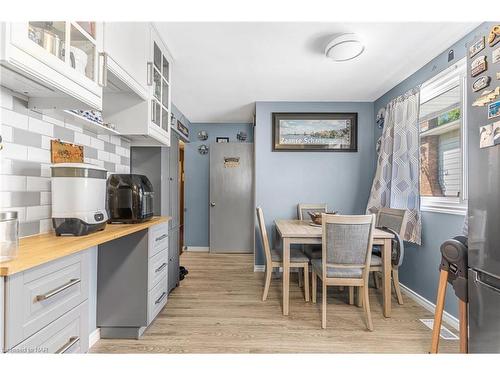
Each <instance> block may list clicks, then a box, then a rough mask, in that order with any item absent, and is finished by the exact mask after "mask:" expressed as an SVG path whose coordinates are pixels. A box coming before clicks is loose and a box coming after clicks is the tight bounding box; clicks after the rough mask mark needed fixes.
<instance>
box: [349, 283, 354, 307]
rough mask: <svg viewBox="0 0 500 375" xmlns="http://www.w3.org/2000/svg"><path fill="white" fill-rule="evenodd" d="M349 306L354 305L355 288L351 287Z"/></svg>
mask: <svg viewBox="0 0 500 375" xmlns="http://www.w3.org/2000/svg"><path fill="white" fill-rule="evenodd" d="M349 305H354V287H353V286H350V287H349Z"/></svg>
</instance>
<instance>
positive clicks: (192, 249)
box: [186, 246, 210, 253]
mask: <svg viewBox="0 0 500 375" xmlns="http://www.w3.org/2000/svg"><path fill="white" fill-rule="evenodd" d="M209 250H210V248H209V247H206V246H186V251H189V252H192V253H208V252H209Z"/></svg>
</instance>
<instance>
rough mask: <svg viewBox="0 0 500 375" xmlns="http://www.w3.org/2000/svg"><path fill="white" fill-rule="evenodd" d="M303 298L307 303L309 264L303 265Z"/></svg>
mask: <svg viewBox="0 0 500 375" xmlns="http://www.w3.org/2000/svg"><path fill="white" fill-rule="evenodd" d="M303 273H304V296H305V298H306V302H309V264H307V263H306V264H304V272H303Z"/></svg>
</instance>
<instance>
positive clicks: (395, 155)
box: [366, 88, 421, 245]
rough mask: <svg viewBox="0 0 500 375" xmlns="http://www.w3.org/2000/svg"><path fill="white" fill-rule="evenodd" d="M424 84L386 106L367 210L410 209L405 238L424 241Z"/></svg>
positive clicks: (415, 241)
mask: <svg viewBox="0 0 500 375" xmlns="http://www.w3.org/2000/svg"><path fill="white" fill-rule="evenodd" d="M419 98H420V88H416V89H413V90H410V91H408V92H407V93H406V94H404V95H402V96H400V97H397V98H396V99H394V100H392V101H391V102H390V103H389V104H388V105H387V108H386V116H385V121H384V130H383V133H382V137H381V145H380V153H379V156H378V161H377V172H376V173H375V178H374V179H373V185H372V190H371V193H370V198H369V200H368V206H367V208H366V211H367V212H376V211H377V210H378V209H379V208H380V207H391V208H399V209H406V210H407V211H408V212H407V219H408V222H407V225H406V233H405V237H404V239H405V240H406V241H410V242H414V243H416V244H419V245H420V243H421V238H420V231H421V217H420V187H419V176H420V160H419V132H418V130H419V126H418V114H419V105H420V100H419Z"/></svg>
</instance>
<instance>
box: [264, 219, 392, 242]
mask: <svg viewBox="0 0 500 375" xmlns="http://www.w3.org/2000/svg"><path fill="white" fill-rule="evenodd" d="M274 222H275V224H276V229H277V230H278V232H279V234H280V235H281V237H284V238H286V237H305V238H320V237H321V236H322V233H321V232H322V230H323V229H322V228H321V227H317V226H313V225H310V223H311V221H306V220H288V219H278V220H275V221H274ZM393 237H394V235H393V234H391V233H388V232H385V231H383V230H380V229H377V228H375V231H374V232H373V238H376V239H386V238H393Z"/></svg>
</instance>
